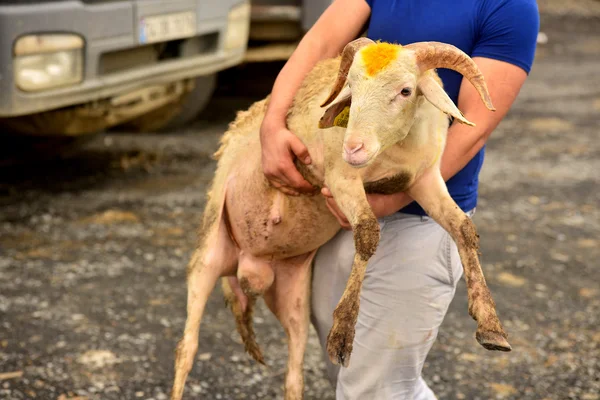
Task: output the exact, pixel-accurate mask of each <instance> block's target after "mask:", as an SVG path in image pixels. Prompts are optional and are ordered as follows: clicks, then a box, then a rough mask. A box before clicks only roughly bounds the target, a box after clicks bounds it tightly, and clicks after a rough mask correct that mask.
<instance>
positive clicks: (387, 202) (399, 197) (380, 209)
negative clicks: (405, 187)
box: [321, 187, 413, 230]
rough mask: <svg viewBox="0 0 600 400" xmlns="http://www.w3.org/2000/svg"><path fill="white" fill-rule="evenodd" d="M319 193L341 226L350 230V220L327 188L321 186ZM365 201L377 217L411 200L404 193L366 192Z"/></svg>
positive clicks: (389, 212)
mask: <svg viewBox="0 0 600 400" xmlns="http://www.w3.org/2000/svg"><path fill="white" fill-rule="evenodd" d="M321 194H322V195H323V197H325V201H326V204H327V208H329V211H330V212H331V213H332V214H333V216H334V217H335V218H336V219H337V220H338V222H339V224H340V225H341V226H342V228H343V229H346V230H351V229H352V226H351V225H350V222H348V219H347V218H346V216H345V215H344V213H343V212H342V210H340V208H339V207H338V205H337V203H336V202H335V199H334V198H333V195H332V194H331V191H330V190H329V188H327V187H323V189H321ZM367 201H368V202H369V204H370V205H371V209H372V210H373V214H375V216H376V217H377V218H382V217H387V216H388V215H392V214H393V213H395V212H397V211H399V210H400V209H402V208H404V207H405V206H407V205H409V204H410V203H411V202H412V201H413V200H412V199H411V198H410V196H408V195H407V194H405V193H394V194H368V195H367Z"/></svg>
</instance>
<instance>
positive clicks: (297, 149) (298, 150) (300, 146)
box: [290, 136, 311, 164]
mask: <svg viewBox="0 0 600 400" xmlns="http://www.w3.org/2000/svg"><path fill="white" fill-rule="evenodd" d="M290 147H291V148H292V152H293V153H294V154H295V155H296V157H298V159H299V160H300V161H302V162H303V163H304V164H310V162H311V160H310V155H309V154H308V149H307V148H306V146H305V145H304V143H302V141H301V140H300V139H298V137H297V136H293V137H292V138H291V139H290Z"/></svg>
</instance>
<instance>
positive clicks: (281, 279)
mask: <svg viewBox="0 0 600 400" xmlns="http://www.w3.org/2000/svg"><path fill="white" fill-rule="evenodd" d="M315 254H316V251H313V252H311V253H309V254H306V255H302V256H298V257H294V258H291V259H287V260H283V261H275V262H274V264H273V269H274V270H275V281H274V283H273V286H271V288H270V289H269V290H267V292H266V293H265V295H264V298H265V302H266V303H267V306H268V307H269V308H270V309H271V311H272V312H273V314H275V316H276V317H277V319H278V320H279V322H281V325H282V326H283V328H284V330H285V333H286V335H287V338H288V349H289V354H288V363H287V374H286V378H285V400H301V399H302V398H303V396H304V375H303V363H304V352H305V350H306V341H307V339H308V328H309V324H310V321H309V310H310V277H311V263H312V260H313V258H314V256H315Z"/></svg>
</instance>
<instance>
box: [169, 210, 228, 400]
mask: <svg viewBox="0 0 600 400" xmlns="http://www.w3.org/2000/svg"><path fill="white" fill-rule="evenodd" d="M221 208H222V207H221ZM210 209H211V208H209V207H207V210H210ZM222 216H223V215H222V212H219V215H218V216H217V218H214V219H213V221H214V222H213V223H212V224H209V226H208V227H207V228H206V234H205V236H204V238H203V239H202V240H201V243H200V247H199V248H198V249H196V251H195V252H194V254H193V255H192V258H191V260H190V263H189V265H188V277H187V287H188V293H187V319H186V322H185V329H184V332H183V337H182V338H181V340H180V341H179V344H178V345H177V350H176V355H175V379H174V382H173V388H172V391H171V400H180V399H181V397H182V396H183V390H184V387H185V381H186V379H187V376H188V374H189V372H190V371H191V369H192V366H193V365H194V357H195V355H196V351H197V350H198V334H199V332H200V321H201V320H202V314H203V312H204V308H205V306H206V302H207V300H208V297H209V295H210V293H211V291H212V290H213V288H214V286H215V284H216V282H217V279H218V278H219V277H220V276H224V275H232V274H233V273H234V271H235V266H236V264H237V257H238V251H237V248H236V247H235V245H234V244H233V243H232V241H231V239H230V238H229V236H228V234H227V228H226V226H225V221H224V219H223V218H222ZM205 220H206V218H205ZM209 220H210V219H209Z"/></svg>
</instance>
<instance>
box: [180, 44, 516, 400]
mask: <svg viewBox="0 0 600 400" xmlns="http://www.w3.org/2000/svg"><path fill="white" fill-rule="evenodd" d="M435 68H450V69H453V70H455V71H458V72H459V73H461V74H462V75H464V76H465V77H466V78H467V79H468V80H469V81H470V82H471V84H473V86H474V87H475V88H476V89H477V90H478V92H479V95H480V97H481V99H482V101H483V102H484V103H485V104H486V106H487V108H488V109H490V110H494V107H493V105H492V102H491V99H490V97H489V93H488V92H487V87H486V84H485V81H484V78H483V76H482V74H481V73H480V71H479V70H478V68H477V66H476V64H475V63H474V62H473V60H471V59H470V57H468V56H467V55H466V54H465V53H463V52H462V51H461V50H459V49H457V48H456V47H454V46H452V45H448V44H444V43H439V42H419V43H413V44H409V45H405V46H401V45H397V44H391V43H385V42H373V41H372V40H369V39H367V38H359V39H357V40H355V41H352V42H350V43H349V44H347V45H346V46H345V48H344V50H343V51H342V54H341V56H338V57H335V58H331V59H326V60H323V61H321V62H319V63H318V64H317V65H316V66H315V67H314V68H313V69H312V71H311V72H310V73H309V74H308V75H307V77H306V78H305V79H304V81H303V84H302V86H301V88H300V89H299V91H298V93H297V95H296V96H295V100H294V103H293V105H292V107H291V109H290V111H289V113H288V118H287V122H288V127H289V128H290V130H291V131H292V132H295V133H296V134H297V135H298V136H299V137H300V139H301V140H302V141H303V143H304V144H305V145H306V146H307V148H308V150H309V153H310V157H311V160H312V163H311V164H310V165H304V164H302V163H299V162H297V163H296V166H297V167H298V168H299V170H300V171H301V173H302V174H303V176H304V177H305V178H306V179H307V180H308V181H309V182H310V183H311V184H313V185H314V186H315V187H317V188H321V187H323V186H327V187H328V188H329V189H330V191H331V193H332V195H333V197H334V198H335V200H336V202H337V204H338V205H339V207H340V208H341V210H342V211H343V212H344V214H345V215H346V216H347V218H348V220H349V222H350V224H351V226H352V230H353V235H354V239H355V250H356V252H355V257H354V264H353V267H352V273H351V275H350V278H349V280H348V282H347V286H346V289H345V291H344V293H343V296H342V298H341V300H340V301H339V303H338V305H337V307H336V309H335V311H334V314H333V317H334V319H333V320H334V323H333V327H332V328H331V331H330V333H329V336H328V341H327V352H328V355H329V358H330V359H331V361H332V362H333V363H335V364H338V365H342V366H345V367H347V366H348V365H349V362H350V355H351V352H352V342H353V339H354V333H355V330H354V329H355V323H356V319H357V315H358V309H359V299H360V290H361V285H362V281H363V278H364V276H365V269H366V265H367V262H368V260H369V258H370V257H371V256H372V255H373V254H374V252H375V250H376V248H377V244H378V241H379V224H378V222H377V219H376V217H375V215H374V214H373V212H372V210H371V208H370V206H369V203H368V201H367V197H366V193H394V192H400V191H406V192H407V193H408V194H409V195H410V196H411V197H412V198H413V199H414V200H416V201H417V202H418V203H419V204H420V205H421V206H422V207H423V208H424V209H425V210H426V212H427V213H428V214H429V216H430V217H432V218H433V219H434V220H435V221H437V222H438V223H439V224H440V225H441V226H442V227H443V228H444V229H445V230H447V231H448V232H449V233H450V234H451V236H452V238H453V239H454V241H455V242H456V244H457V247H458V249H459V254H460V258H461V261H462V263H463V266H464V270H465V280H466V283H467V291H468V301H469V305H468V311H469V314H470V315H471V316H472V317H473V318H474V319H475V320H476V321H477V331H476V339H477V341H478V342H479V343H480V344H481V345H482V346H483V347H485V348H486V349H488V350H501V351H510V350H511V347H510V345H509V343H508V341H507V335H506V333H505V332H504V330H503V327H502V325H501V323H500V321H499V319H498V317H497V315H496V310H495V304H494V301H493V299H492V297H491V294H490V291H489V289H488V287H487V285H486V282H485V279H484V276H483V273H482V270H481V267H480V264H479V260H478V238H479V236H478V235H477V232H476V229H475V226H474V224H473V223H472V221H471V220H470V218H468V217H467V215H466V214H465V213H464V212H462V211H461V210H460V208H459V207H458V206H457V205H456V203H455V202H454V201H453V200H452V198H451V197H450V195H449V194H448V191H447V188H446V185H445V182H444V180H443V179H442V176H441V172H440V158H441V154H442V152H443V150H444V146H445V141H446V133H447V128H448V126H449V116H450V117H453V118H454V119H455V120H457V121H459V122H461V123H465V124H469V125H473V124H472V123H471V122H469V121H468V120H467V119H466V118H465V117H464V116H463V115H462V113H461V112H460V111H459V110H458V108H457V107H456V106H455V105H454V103H453V102H452V101H451V100H450V98H449V97H448V96H447V94H446V93H445V92H444V90H443V89H442V86H441V80H440V79H439V77H438V76H437V73H436V72H435ZM336 71H337V77H336ZM334 77H335V80H334ZM328 87H332V89H331V91H330V93H329V94H328V96H327V97H326V99H325V101H324V102H321V103H319V100H320V99H321V100H322V99H323V98H324V96H325V95H326V94H327V93H326V90H327V88H328ZM268 102H269V96H267V97H266V98H265V99H264V100H261V101H258V102H256V103H254V104H253V105H252V106H251V107H250V108H249V109H248V110H247V111H244V112H239V113H238V115H237V117H236V119H235V120H234V121H233V122H232V123H231V124H230V127H229V129H228V131H227V132H226V133H225V134H224V135H223V137H222V139H221V146H220V148H219V150H218V151H217V152H216V153H215V158H216V159H217V160H218V163H217V169H216V171H215V175H214V179H213V181H212V184H211V187H210V190H209V191H208V193H207V203H206V206H205V210H204V213H203V220H202V223H201V228H200V232H199V241H198V246H197V248H196V250H195V251H194V253H193V254H192V257H191V260H190V262H189V264H188V269H187V287H188V300H187V301H188V303H187V320H186V323H185V329H184V333H183V336H182V338H181V340H180V341H179V343H178V345H177V350H176V360H175V378H174V382H173V388H172V393H171V399H172V400H179V399H181V397H182V394H183V390H184V386H185V380H186V378H187V375H188V374H189V372H190V370H191V368H192V365H193V361H194V357H195V354H196V351H197V348H198V334H199V329H200V321H201V318H202V314H203V311H204V307H205V305H206V301H207V299H208V296H209V294H210V292H211V291H212V289H213V288H214V286H215V284H216V281H217V279H219V278H222V279H221V282H222V288H223V292H224V295H225V299H226V303H227V304H229V307H230V308H231V311H232V312H233V314H234V316H235V319H236V325H237V329H238V331H239V333H240V334H241V336H242V339H243V342H244V344H245V348H246V351H247V352H248V353H249V354H250V355H251V356H252V357H253V358H254V359H256V360H257V361H258V362H261V363H264V358H263V355H262V353H261V351H260V349H259V347H258V345H257V343H256V340H255V337H254V336H255V335H254V331H253V328H252V324H251V321H252V310H253V307H254V304H255V302H256V300H257V298H258V297H260V296H262V297H263V298H264V300H265V302H266V304H267V306H268V307H269V308H270V309H271V311H272V312H273V313H274V314H275V316H276V317H277V318H278V320H279V321H280V322H281V324H282V326H283V328H284V330H285V332H286V335H287V339H288V348H289V356H288V362H287V374H286V378H285V398H286V399H288V400H292V399H301V398H302V397H303V389H304V383H303V374H302V365H303V357H304V351H305V347H306V340H307V334H308V328H309V296H310V280H311V263H312V260H313V257H314V256H315V253H316V251H317V249H318V248H319V247H320V246H322V245H323V244H325V243H326V242H327V241H328V240H329V239H331V238H332V237H333V236H334V235H335V234H336V232H337V231H338V230H339V229H340V225H339V223H338V222H337V220H336V219H335V218H334V216H333V215H332V214H331V213H330V212H329V211H328V209H327V206H326V203H325V201H324V199H323V198H322V197H321V196H287V195H285V194H283V193H282V192H281V191H279V190H277V189H275V188H273V187H272V186H270V185H269V183H268V181H267V180H266V178H265V176H264V174H263V172H262V168H261V158H260V157H261V148H260V141H259V128H260V125H261V122H262V119H263V117H264V113H265V109H266V106H267V104H268ZM322 107H327V108H326V109H325V111H324V112H323V111H322Z"/></svg>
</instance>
